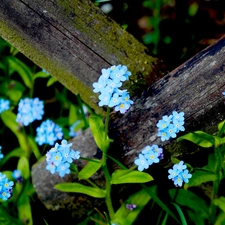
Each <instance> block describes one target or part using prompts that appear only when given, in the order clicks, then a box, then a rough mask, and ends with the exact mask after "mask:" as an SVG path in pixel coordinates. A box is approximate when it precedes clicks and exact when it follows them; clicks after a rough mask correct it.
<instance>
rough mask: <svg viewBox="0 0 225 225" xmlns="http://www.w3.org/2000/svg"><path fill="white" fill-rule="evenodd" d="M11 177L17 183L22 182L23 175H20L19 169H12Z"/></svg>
mask: <svg viewBox="0 0 225 225" xmlns="http://www.w3.org/2000/svg"><path fill="white" fill-rule="evenodd" d="M12 177H13V178H14V179H16V181H17V182H18V183H22V182H23V177H22V175H21V172H20V170H14V171H13V173H12Z"/></svg>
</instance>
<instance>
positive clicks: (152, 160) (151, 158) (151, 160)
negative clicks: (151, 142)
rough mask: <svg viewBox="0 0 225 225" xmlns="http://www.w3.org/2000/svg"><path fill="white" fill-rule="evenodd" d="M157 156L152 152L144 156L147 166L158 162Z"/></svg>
mask: <svg viewBox="0 0 225 225" xmlns="http://www.w3.org/2000/svg"><path fill="white" fill-rule="evenodd" d="M158 157H159V154H158V153H156V152H154V151H149V153H147V154H146V155H145V158H146V159H147V162H148V165H149V166H150V165H152V164H153V163H158V162H159V158H158Z"/></svg>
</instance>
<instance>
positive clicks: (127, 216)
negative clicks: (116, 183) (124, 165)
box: [115, 189, 151, 225]
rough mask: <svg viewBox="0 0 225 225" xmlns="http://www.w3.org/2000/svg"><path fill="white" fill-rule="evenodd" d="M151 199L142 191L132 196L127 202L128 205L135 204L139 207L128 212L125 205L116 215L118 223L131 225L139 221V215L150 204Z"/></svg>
mask: <svg viewBox="0 0 225 225" xmlns="http://www.w3.org/2000/svg"><path fill="white" fill-rule="evenodd" d="M150 199H151V197H150V196H149V195H148V194H147V192H146V191H145V190H144V189H142V190H141V191H138V192H136V193H135V194H133V195H131V196H130V197H129V198H128V199H127V200H126V203H127V204H135V205H136V206H137V207H136V208H135V209H133V210H128V209H127V208H126V204H125V203H124V204H123V205H122V206H121V207H120V208H119V209H118V210H117V212H116V213H115V218H116V222H118V224H120V225H131V224H133V223H134V221H135V220H136V219H137V217H138V215H139V214H140V212H141V211H142V209H143V208H144V207H145V205H146V204H147V203H148V202H149V200H150Z"/></svg>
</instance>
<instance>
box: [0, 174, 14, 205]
mask: <svg viewBox="0 0 225 225" xmlns="http://www.w3.org/2000/svg"><path fill="white" fill-rule="evenodd" d="M13 185H14V182H13V181H9V180H8V178H7V177H6V175H5V174H2V173H0V198H1V199H2V200H3V201H6V200H8V199H9V198H10V197H11V195H12V188H13Z"/></svg>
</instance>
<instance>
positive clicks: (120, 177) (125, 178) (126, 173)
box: [111, 170, 153, 184]
mask: <svg viewBox="0 0 225 225" xmlns="http://www.w3.org/2000/svg"><path fill="white" fill-rule="evenodd" d="M151 180H153V177H152V176H151V175H149V174H148V173H145V172H140V171H136V170H135V171H132V170H116V171H115V172H114V173H113V174H112V178H111V184H126V183H145V182H149V181H151Z"/></svg>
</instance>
